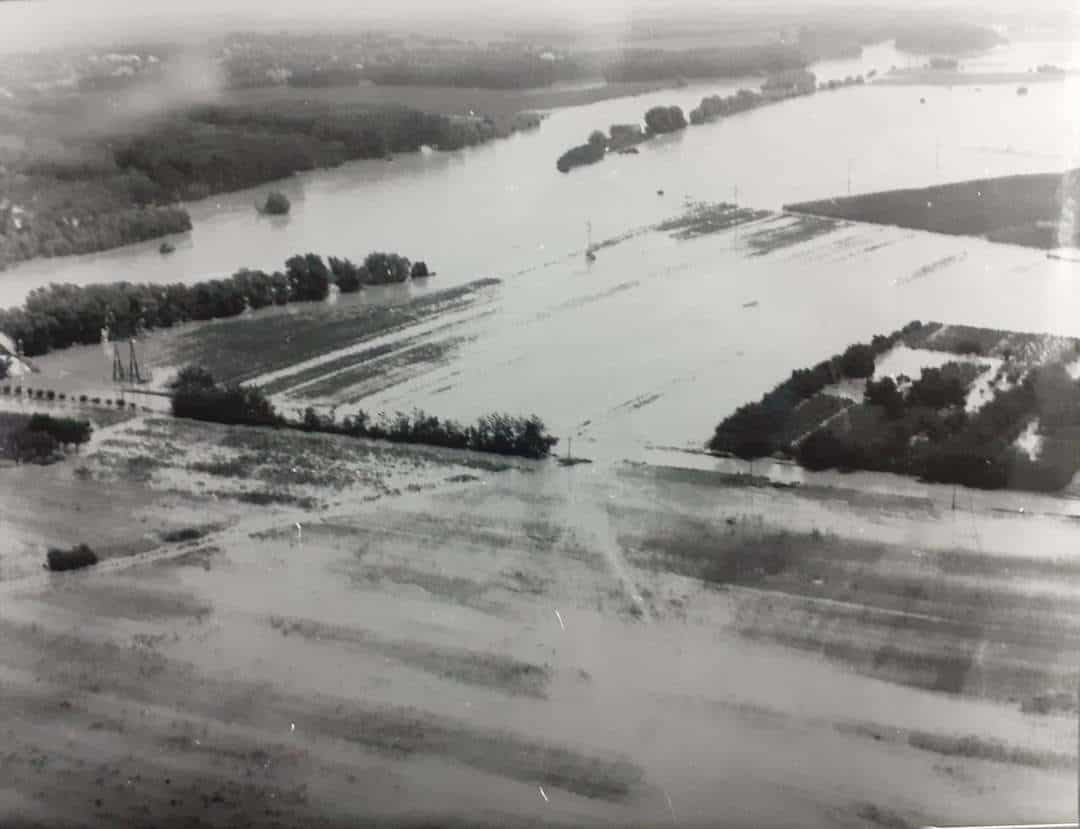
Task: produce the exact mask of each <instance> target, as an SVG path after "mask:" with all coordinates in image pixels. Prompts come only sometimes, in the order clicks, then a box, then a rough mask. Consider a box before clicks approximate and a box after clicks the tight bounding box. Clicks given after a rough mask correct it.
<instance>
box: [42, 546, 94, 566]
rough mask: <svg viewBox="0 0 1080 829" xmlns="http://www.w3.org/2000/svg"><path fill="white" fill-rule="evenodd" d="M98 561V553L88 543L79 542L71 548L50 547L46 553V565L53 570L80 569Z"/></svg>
mask: <svg viewBox="0 0 1080 829" xmlns="http://www.w3.org/2000/svg"><path fill="white" fill-rule="evenodd" d="M97 563H98V557H97V555H96V554H95V553H94V551H93V550H91V549H90V548H89V547H88V546H87V545H86V544H78V545H76V546H74V547H72V548H71V549H70V550H62V549H59V548H57V547H50V548H49V551H48V553H46V555H45V566H46V568H47V569H49V570H52V571H53V572H59V571H63V570H79V569H81V568H83V567H90V566H92V565H94V564H97Z"/></svg>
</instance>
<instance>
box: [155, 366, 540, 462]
mask: <svg viewBox="0 0 1080 829" xmlns="http://www.w3.org/2000/svg"><path fill="white" fill-rule="evenodd" d="M171 394H172V410H173V414H174V415H176V416H177V417H187V418H191V419H194V420H204V421H210V422H213V423H225V424H229V425H245V426H272V427H279V428H291V429H301V430H303V431H305V432H319V433H323V434H333V435H346V436H349V437H355V438H371V439H377V440H389V441H393V442H396V443H419V444H426V445H429V446H443V447H446V448H450V449H471V450H473V451H476V452H490V453H493V454H497V455H515V456H518V457H523V458H537V459H538V458H544V457H547V456H548V455H549V454H550V453H551V449H552V447H553V446H554V445H555V444H556V443H558V438H555V437H553V436H552V435H550V434H548V432H547V428H546V427H545V426H544V422H543V421H542V420H540V418H538V417H537V416H536V415H530V416H528V417H515V416H512V415H508V414H490V415H485V416H483V417H481V418H479V419H478V420H477V421H476V423H474V424H472V425H470V426H462V425H460V424H458V423H457V422H455V421H453V420H440V419H439V418H438V417H435V416H434V415H429V414H426V413H425V412H422V411H419V410H416V411H413V412H411V413H405V412H397V413H396V414H394V415H386V414H380V415H379V417H377V418H374V419H372V418H371V417H369V416H368V415H367V414H366V413H365V412H363V411H361V412H358V413H357V414H356V415H354V416H350V417H346V418H344V419H342V420H341V421H338V420H336V419H335V418H334V417H333V416H332V415H320V414H319V413H318V412H316V411H315V410H314V409H312V408H308V409H307V410H306V411H305V412H304V414H303V416H302V418H301V419H299V420H290V419H288V418H286V417H283V416H282V415H280V414H278V413H277V411H276V410H275V409H274V406H273V404H272V403H271V402H270V400H269V399H268V398H267V397H266V395H265V394H263V392H262V391H261V390H259V389H258V388H255V387H252V386H240V385H236V384H231V385H221V384H219V383H216V382H215V381H214V378H213V376H212V375H211V374H210V373H209V372H207V371H206V370H205V369H202V368H199V367H194V366H188V367H186V368H184V369H182V370H181V371H180V373H179V374H178V375H177V378H176V380H175V381H174V382H173V384H172V386H171Z"/></svg>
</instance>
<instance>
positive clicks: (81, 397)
mask: <svg viewBox="0 0 1080 829" xmlns="http://www.w3.org/2000/svg"><path fill="white" fill-rule="evenodd" d="M87 400H88V398H87V396H86V395H85V394H80V395H79V402H80V403H86V402H87Z"/></svg>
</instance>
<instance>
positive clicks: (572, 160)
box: [555, 144, 605, 173]
mask: <svg viewBox="0 0 1080 829" xmlns="http://www.w3.org/2000/svg"><path fill="white" fill-rule="evenodd" d="M604 154H605V148H604V146H603V145H600V144H581V145H580V146H577V147H571V148H570V149H569V150H567V151H566V152H565V153H563V154H562V155H561V156H559V158H558V160H557V161H556V162H555V169H557V170H558V171H559V172H560V173H569V172H570V171H571V170H573V169H574V168H575V167H581V166H584V165H586V164H596V163H597V162H598V161H603V160H604Z"/></svg>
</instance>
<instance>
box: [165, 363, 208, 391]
mask: <svg viewBox="0 0 1080 829" xmlns="http://www.w3.org/2000/svg"><path fill="white" fill-rule="evenodd" d="M216 385H217V381H215V380H214V375H213V374H211V373H210V372H209V371H208V370H207V369H205V368H203V367H202V366H195V365H191V366H184V367H183V368H182V369H180V371H178V372H177V374H176V378H175V379H174V380H173V381H172V382H171V383H169V388H170V389H179V388H193V389H212V388H214V386H216Z"/></svg>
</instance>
